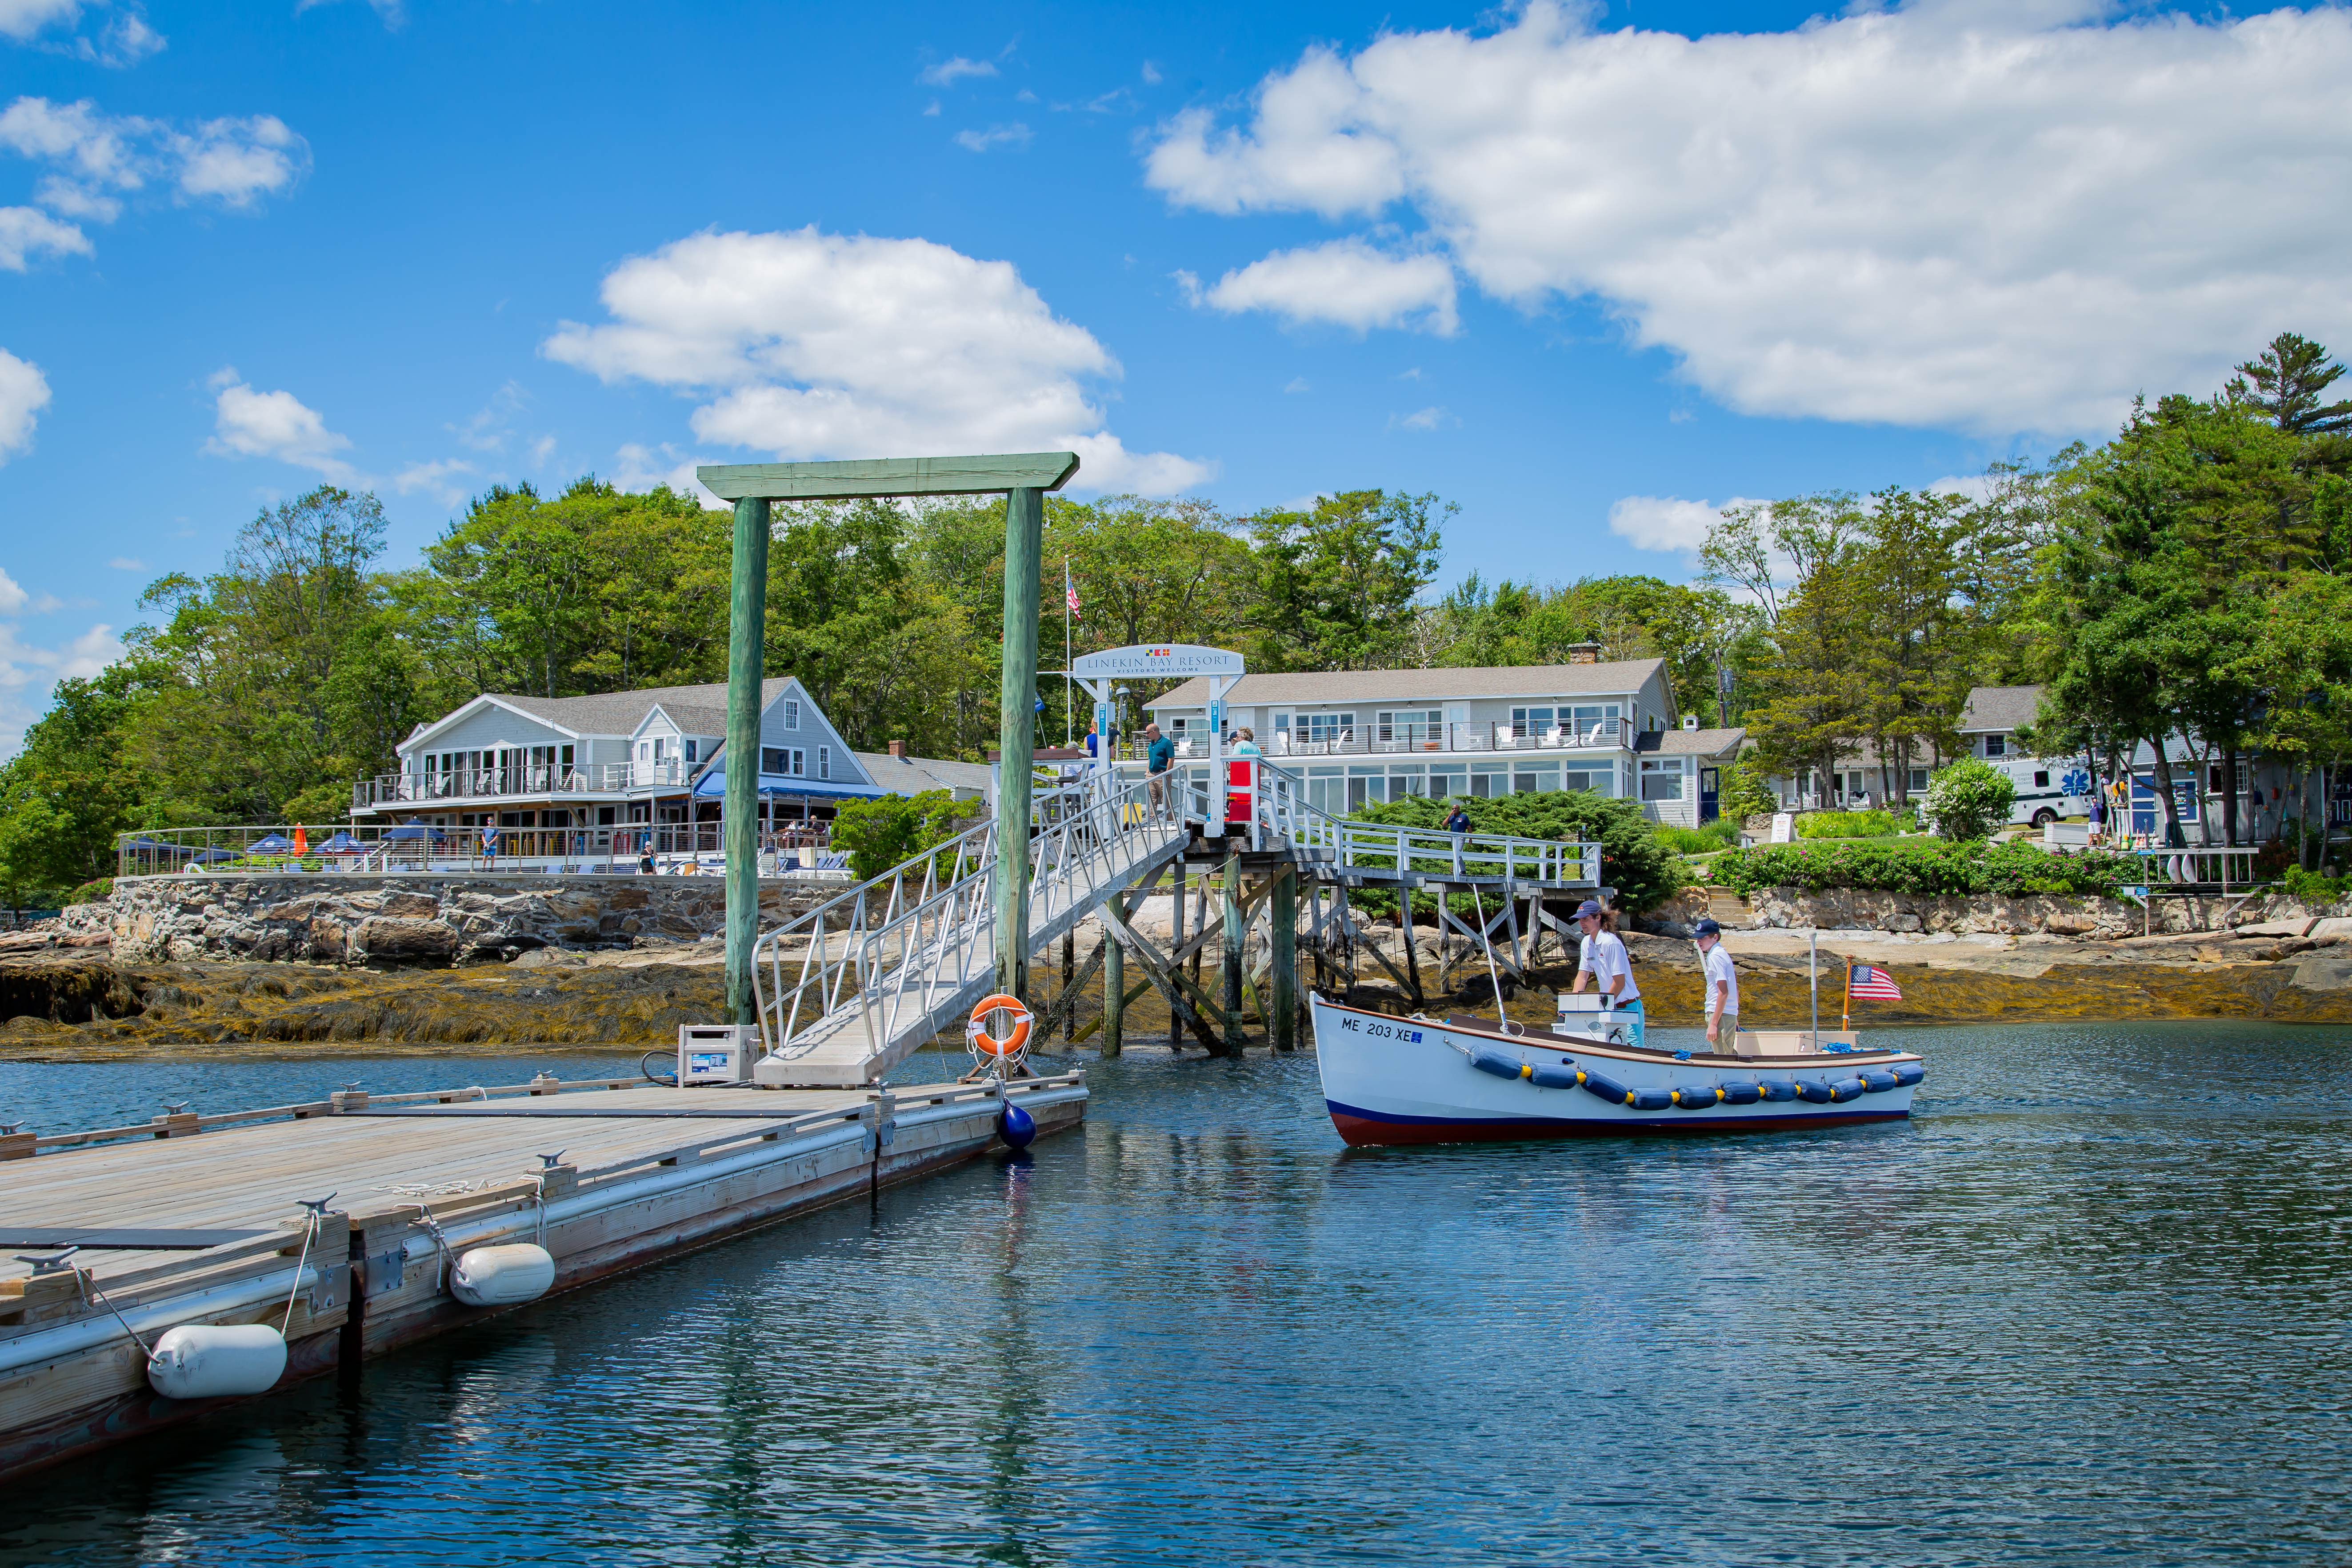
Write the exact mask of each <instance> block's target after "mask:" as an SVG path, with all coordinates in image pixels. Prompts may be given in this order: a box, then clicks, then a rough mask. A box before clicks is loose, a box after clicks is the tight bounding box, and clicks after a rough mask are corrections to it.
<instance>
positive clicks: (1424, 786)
mask: <svg viewBox="0 0 2352 1568" xmlns="http://www.w3.org/2000/svg"><path fill="white" fill-rule="evenodd" d="M1428 794H1429V774H1428V773H1425V772H1424V771H1423V770H1422V769H1420V768H1392V769H1391V770H1390V771H1389V798H1390V799H1391V800H1404V799H1407V798H1409V797H1412V796H1421V795H1428Z"/></svg>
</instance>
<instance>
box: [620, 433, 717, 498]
mask: <svg viewBox="0 0 2352 1568" xmlns="http://www.w3.org/2000/svg"><path fill="white" fill-rule="evenodd" d="M617 455H618V456H619V458H620V459H621V471H620V472H619V473H617V474H615V475H614V476H613V483H614V486H615V487H617V488H618V489H624V490H627V491H629V492H630V493H631V494H633V495H642V494H644V493H645V492H646V490H649V489H653V488H654V487H655V486H656V485H667V486H668V487H669V488H670V489H674V490H676V491H677V493H678V494H680V495H682V496H692V497H693V498H694V499H695V500H698V501H700V502H701V503H702V504H703V505H705V506H709V507H731V506H732V505H733V504H734V503H733V502H731V501H723V500H719V498H718V497H717V496H715V495H712V494H711V493H710V492H709V490H707V489H703V488H702V481H701V480H700V479H696V478H695V477H694V470H695V469H697V468H700V467H701V466H702V465H703V464H705V463H708V462H710V461H712V460H713V459H711V458H688V457H685V456H682V455H681V454H680V453H679V451H678V449H677V447H673V446H671V445H670V444H669V443H668V442H667V441H665V442H663V443H662V445H661V450H660V451H658V452H656V451H654V450H653V449H651V448H650V447H643V446H640V445H638V444H637V443H636V442H635V441H632V442H630V443H629V444H628V445H626V446H625V447H622V448H621V450H620V452H619V453H618V454H617Z"/></svg>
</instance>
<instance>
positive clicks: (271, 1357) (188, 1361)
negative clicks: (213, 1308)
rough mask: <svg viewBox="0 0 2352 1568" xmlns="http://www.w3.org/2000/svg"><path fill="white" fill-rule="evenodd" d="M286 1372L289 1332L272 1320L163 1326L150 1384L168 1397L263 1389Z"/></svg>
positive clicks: (149, 1371) (149, 1359)
mask: <svg viewBox="0 0 2352 1568" xmlns="http://www.w3.org/2000/svg"><path fill="white" fill-rule="evenodd" d="M285 1375H286V1337H285V1336H284V1335H283V1334H280V1333H279V1332H278V1331H277V1330H276V1329H273V1328H271V1327H270V1326H269V1325H268V1324H267V1323H187V1324H183V1325H182V1326H181V1327H179V1328H176V1329H168V1330H166V1331H164V1333H163V1338H161V1339H159V1340H157V1341H156V1342H155V1349H154V1351H153V1352H152V1353H151V1354H150V1355H149V1356H148V1357H147V1384H148V1386H149V1387H151V1388H152V1389H153V1390H154V1391H155V1392H156V1393H158V1394H162V1395H163V1396H164V1397H165V1398H166V1399H225V1398H227V1397H229V1396H230V1395H232V1394H261V1393H264V1392H266V1391H268V1390H269V1389H271V1388H274V1387H276V1386H277V1385H278V1379H279V1378H281V1377H283V1376H285Z"/></svg>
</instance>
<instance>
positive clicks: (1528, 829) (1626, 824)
mask: <svg viewBox="0 0 2352 1568" xmlns="http://www.w3.org/2000/svg"><path fill="white" fill-rule="evenodd" d="M1455 799H1458V800H1459V801H1460V803H1461V805H1462V806H1463V808H1464V809H1465V810H1466V811H1468V812H1469V814H1470V825H1471V826H1472V827H1473V828H1474V829H1475V830H1476V831H1477V832H1480V833H1507V834H1510V835H1512V836H1514V837H1519V838H1558V839H1564V840H1568V841H1571V842H1585V843H1590V842H1592V841H1595V840H1597V841H1599V843H1600V845H1601V880H1602V881H1603V882H1606V883H1608V884H1610V885H1611V886H1612V887H1614V888H1615V889H1617V896H1618V900H1619V901H1620V902H1622V904H1623V905H1624V907H1625V908H1627V909H1629V910H1646V909H1650V908H1653V907H1654V906H1655V905H1657V904H1660V903H1662V902H1664V900H1666V899H1667V898H1669V897H1671V896H1672V895H1673V893H1674V891H1675V889H1676V888H1677V887H1679V886H1681V884H1682V879H1681V877H1680V876H1679V875H1678V874H1677V872H1678V869H1679V868H1678V866H1677V863H1676V857H1675V852H1674V849H1673V848H1672V847H1670V846H1669V845H1668V844H1667V843H1666V842H1665V841H1664V839H1662V838H1660V837H1658V835H1657V833H1656V832H1655V831H1654V828H1653V826H1652V825H1651V822H1650V819H1649V818H1648V817H1646V816H1643V815H1642V804H1641V802H1639V801H1633V800H1614V799H1612V798H1611V797H1609V796H1607V795H1593V794H1591V793H1590V792H1587V791H1581V790H1550V791H1547V792H1544V793H1541V794H1528V795H1490V796H1486V797H1485V798H1483V799H1481V798H1473V797H1465V796H1457V797H1455ZM1453 806H1454V800H1424V799H1421V798H1419V797H1412V798H1408V799H1404V800H1398V801H1391V802H1389V803H1388V804H1387V805H1368V806H1365V807H1364V808H1362V809H1361V810H1360V811H1358V812H1357V813H1356V814H1355V815H1356V817H1357V818H1358V820H1360V821H1364V822H1384V823H1387V824H1389V825H1390V826H1394V827H1429V828H1435V827H1438V826H1443V825H1444V821H1445V818H1446V816H1447V814H1448V813H1449V812H1450V811H1451V810H1452V809H1453ZM1416 907H1417V906H1416Z"/></svg>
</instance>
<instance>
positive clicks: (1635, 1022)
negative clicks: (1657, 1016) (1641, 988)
mask: <svg viewBox="0 0 2352 1568" xmlns="http://www.w3.org/2000/svg"><path fill="white" fill-rule="evenodd" d="M1617 1011H1619V1012H1620V1013H1630V1014H1632V1015H1633V1017H1632V1020H1631V1027H1630V1028H1629V1029H1628V1031H1627V1033H1628V1034H1629V1035H1630V1037H1631V1040H1630V1043H1631V1044H1633V1045H1636V1046H1638V1045H1641V1044H1643V1043H1644V1041H1645V1040H1646V1039H1647V1038H1648V1037H1649V1020H1648V1019H1647V1018H1646V1017H1644V1016H1643V1013H1642V999H1641V998H1640V997H1639V996H1636V997H1634V998H1633V1000H1632V1001H1630V1002H1620V1003H1618V1004H1617Z"/></svg>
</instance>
